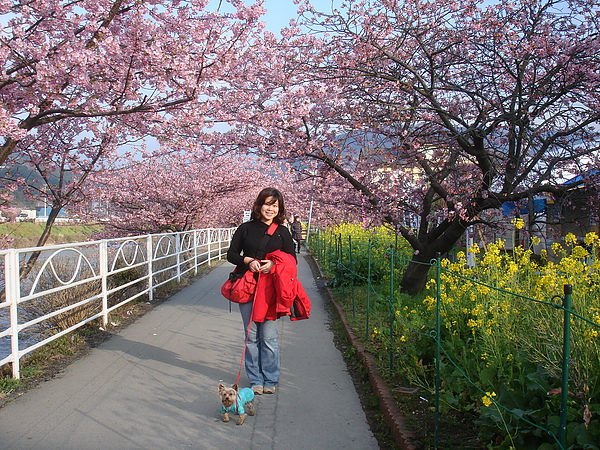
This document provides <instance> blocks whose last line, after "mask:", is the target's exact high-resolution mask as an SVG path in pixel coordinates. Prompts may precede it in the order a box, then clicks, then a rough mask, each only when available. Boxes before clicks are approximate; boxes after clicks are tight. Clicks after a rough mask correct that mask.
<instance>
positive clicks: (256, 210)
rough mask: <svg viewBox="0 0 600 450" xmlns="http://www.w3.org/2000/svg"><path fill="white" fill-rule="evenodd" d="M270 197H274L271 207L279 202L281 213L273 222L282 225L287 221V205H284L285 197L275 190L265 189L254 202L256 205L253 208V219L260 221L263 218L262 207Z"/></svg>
mask: <svg viewBox="0 0 600 450" xmlns="http://www.w3.org/2000/svg"><path fill="white" fill-rule="evenodd" d="M269 197H273V198H272V199H271V202H270V203H269V205H272V204H273V203H275V201H277V202H279V203H278V204H279V213H278V214H277V216H275V218H274V219H273V222H275V223H276V224H279V225H281V224H282V223H283V221H284V220H285V204H284V203H283V195H282V194H281V192H279V191H278V190H277V189H275V188H264V189H263V190H262V191H260V194H258V197H256V200H255V201H254V205H253V206H252V218H253V219H254V220H260V219H261V218H262V214H261V213H260V208H261V207H262V205H264V204H265V203H266V201H265V200H266V199H267V198H269Z"/></svg>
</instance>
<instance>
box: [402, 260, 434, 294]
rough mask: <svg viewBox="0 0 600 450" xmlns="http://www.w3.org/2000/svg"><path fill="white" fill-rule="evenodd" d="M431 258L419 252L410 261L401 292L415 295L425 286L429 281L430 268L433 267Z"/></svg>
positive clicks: (403, 277) (403, 278)
mask: <svg viewBox="0 0 600 450" xmlns="http://www.w3.org/2000/svg"><path fill="white" fill-rule="evenodd" d="M430 263H431V258H430V257H429V256H422V254H421V253H420V254H418V255H415V256H413V259H411V261H410V262H409V263H408V266H407V267H406V270H405V271H404V274H403V276H402V281H401V282H400V288H401V292H404V293H406V294H408V295H415V294H418V293H419V292H421V291H422V290H423V289H424V288H425V284H426V283H427V279H428V274H429V269H430V268H431V264H430Z"/></svg>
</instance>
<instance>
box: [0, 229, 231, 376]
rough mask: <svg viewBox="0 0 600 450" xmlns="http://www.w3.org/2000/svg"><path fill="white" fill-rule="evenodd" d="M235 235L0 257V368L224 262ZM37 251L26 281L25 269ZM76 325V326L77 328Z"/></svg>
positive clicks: (206, 232) (96, 244)
mask: <svg viewBox="0 0 600 450" xmlns="http://www.w3.org/2000/svg"><path fill="white" fill-rule="evenodd" d="M234 230H235V229H234V228H208V229H202V230H191V231H184V232H179V233H164V234H153V235H145V236H134V237H127V238H120V239H105V240H100V241H92V242H79V243H75V244H63V245H52V246H46V247H32V248H24V249H9V250H0V269H1V271H2V272H3V273H2V275H3V277H2V278H1V279H0V283H3V286H1V288H2V290H0V292H2V291H3V295H2V297H1V298H0V367H1V366H3V365H5V364H8V363H11V364H12V372H13V377H14V378H19V377H20V367H19V361H20V359H21V358H22V357H23V356H25V355H27V354H28V353H30V352H32V351H34V350H36V349H38V348H40V347H42V346H43V345H45V344H47V343H49V342H51V341H53V340H55V339H58V338H59V337H61V336H63V335H65V334H67V333H70V332H71V331H73V330H75V329H77V328H79V327H81V326H82V325H84V324H86V323H88V322H91V321H92V320H95V319H98V318H102V323H103V324H104V325H107V324H108V320H109V313H110V312H111V311H113V310H115V309H117V308H119V307H121V306H123V305H125V304H127V303H129V302H130V301H132V300H134V299H136V298H138V297H141V296H144V295H146V296H147V297H148V299H149V300H150V301H151V300H152V299H153V295H154V291H155V289H156V288H158V287H159V286H162V285H164V284H166V283H169V282H179V281H181V278H182V277H183V276H185V275H187V274H190V275H191V272H193V273H194V274H196V273H197V271H198V267H199V266H201V265H202V264H207V263H208V264H210V263H211V261H213V260H217V259H221V258H222V257H223V255H224V254H225V253H226V251H227V248H228V247H229V242H230V241H231V237H232V235H233V232H234ZM36 251H40V252H41V255H40V257H39V258H38V260H37V262H36V263H35V266H34V267H33V268H32V270H31V272H30V273H29V275H28V276H27V277H26V278H24V279H21V273H22V267H23V266H24V265H25V264H26V263H27V260H28V258H29V256H30V255H31V253H32V252H36ZM74 320H75V321H76V322H73V321H74Z"/></svg>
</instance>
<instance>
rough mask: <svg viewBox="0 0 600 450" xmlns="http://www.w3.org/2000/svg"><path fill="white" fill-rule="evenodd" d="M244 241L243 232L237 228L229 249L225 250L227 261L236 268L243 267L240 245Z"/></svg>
mask: <svg viewBox="0 0 600 450" xmlns="http://www.w3.org/2000/svg"><path fill="white" fill-rule="evenodd" d="M243 240H244V233H243V230H241V229H240V228H238V229H237V230H235V232H234V233H233V237H232V238H231V243H230V244H229V249H228V250H227V261H229V262H230V263H231V264H235V265H236V266H243V265H244V257H243V256H242V243H243Z"/></svg>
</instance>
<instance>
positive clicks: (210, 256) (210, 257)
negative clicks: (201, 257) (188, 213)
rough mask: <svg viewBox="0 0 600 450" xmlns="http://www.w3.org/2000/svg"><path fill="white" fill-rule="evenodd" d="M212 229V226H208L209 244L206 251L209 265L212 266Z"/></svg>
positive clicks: (207, 240) (207, 239)
mask: <svg viewBox="0 0 600 450" xmlns="http://www.w3.org/2000/svg"><path fill="white" fill-rule="evenodd" d="M211 230H212V228H208V229H207V230H206V233H207V234H208V237H207V238H206V242H207V245H208V251H207V253H206V256H207V259H208V265H209V266H212V255H211V253H210V252H211V249H210V247H211V245H210V243H211V242H212V238H211V237H212V232H211Z"/></svg>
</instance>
